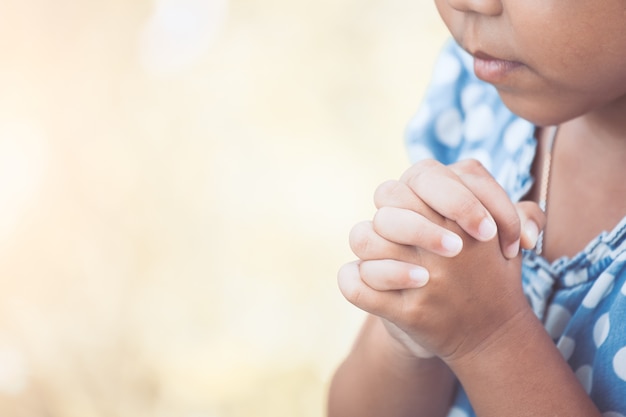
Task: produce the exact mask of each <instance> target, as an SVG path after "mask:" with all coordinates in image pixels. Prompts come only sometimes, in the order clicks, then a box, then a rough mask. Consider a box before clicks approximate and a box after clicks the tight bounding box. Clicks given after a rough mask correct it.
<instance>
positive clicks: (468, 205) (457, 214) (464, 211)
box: [450, 197, 484, 221]
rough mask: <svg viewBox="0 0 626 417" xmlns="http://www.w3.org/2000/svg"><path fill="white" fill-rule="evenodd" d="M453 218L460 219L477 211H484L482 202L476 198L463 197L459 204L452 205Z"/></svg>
mask: <svg viewBox="0 0 626 417" xmlns="http://www.w3.org/2000/svg"><path fill="white" fill-rule="evenodd" d="M450 210H451V213H452V214H451V220H454V221H458V220H459V219H462V218H464V217H468V216H472V215H475V213H478V212H480V215H481V216H482V213H483V212H484V210H483V206H482V204H481V203H480V202H479V201H478V200H477V199H476V198H471V197H467V198H463V199H462V200H461V201H460V202H459V204H458V205H456V206H455V207H451V208H450Z"/></svg>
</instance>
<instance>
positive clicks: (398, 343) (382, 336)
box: [377, 318, 447, 373]
mask: <svg viewBox="0 0 626 417" xmlns="http://www.w3.org/2000/svg"><path fill="white" fill-rule="evenodd" d="M389 326H392V328H391V329H390V328H389ZM377 327H378V332H377V333H378V336H377V340H378V341H379V343H380V354H382V355H384V357H386V358H387V359H388V363H390V364H393V368H394V369H395V370H397V372H399V373H403V372H410V373H415V372H418V373H427V372H431V371H436V370H440V369H441V368H447V366H446V365H445V363H444V362H443V361H442V360H441V359H440V358H439V357H437V356H435V355H433V354H431V353H430V352H428V351H426V350H425V349H423V348H421V347H420V346H417V345H416V346H414V347H413V348H411V347H409V346H408V345H411V344H414V342H412V341H410V340H400V338H403V337H406V338H407V339H408V336H406V335H405V334H404V333H403V332H402V331H401V330H399V329H397V328H396V327H395V326H394V325H393V324H391V323H389V322H385V321H384V319H381V318H377ZM392 332H394V334H392Z"/></svg>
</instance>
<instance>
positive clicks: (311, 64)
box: [0, 0, 446, 417]
mask: <svg viewBox="0 0 626 417" xmlns="http://www.w3.org/2000/svg"><path fill="white" fill-rule="evenodd" d="M445 37H446V33H445V30H444V28H443V26H442V24H441V23H440V21H439V19H438V17H437V15H436V11H435V8H434V5H433V4H432V2H426V1H419V0H365V1H364V0H255V1H252V0H230V1H228V0H178V1H177V0H160V1H154V0H151V1H148V0H136V1H129V0H106V1H105V0H102V1H78V0H54V1H50V0H3V1H2V2H0V415H2V416H4V417H12V416H19V417H22V416H29V417H30V416H48V417H57V416H58V417H92V416H93V417H96V416H103V417H104V416H106V417H126V416H128V417H142V416H151V417H152V416H155V417H161V416H163V417H165V416H167V417H170V416H171V417H240V416H246V417H248V416H249V417H294V416H298V417H308V416H311V417H321V416H323V415H324V401H325V395H326V389H327V384H328V381H329V378H330V375H331V374H332V371H333V369H334V367H335V366H336V365H337V364H338V362H339V361H340V360H341V358H342V357H343V355H345V353H346V352H347V350H348V349H349V346H350V344H351V341H352V339H353V337H354V335H355V332H356V330H357V327H358V325H359V323H360V321H361V319H362V315H361V313H360V312H359V311H358V310H357V309H356V308H354V307H352V306H351V305H349V304H348V303H347V302H346V301H345V300H344V299H343V298H342V297H341V295H340V294H339V291H338V290H337V288H336V283H335V278H336V271H337V269H338V268H339V266H340V265H341V264H342V263H344V262H346V261H348V260H350V259H351V254H350V251H349V248H348V244H347V236H348V232H349V230H350V228H351V227H352V225H353V224H354V223H356V222H357V221H360V220H363V219H367V218H370V217H371V215H372V214H373V204H372V202H371V199H372V193H373V191H374V189H375V187H376V186H377V185H378V184H379V183H381V182H382V181H384V180H386V179H389V178H397V177H398V176H399V175H400V174H401V173H402V171H403V170H404V169H405V168H406V167H407V163H408V161H407V158H406V157H405V151H404V147H403V146H404V145H403V131H404V127H405V125H406V123H407V121H408V120H409V118H410V117H411V115H412V114H413V113H414V111H415V110H416V108H417V106H418V104H419V102H420V98H421V96H422V94H423V90H424V88H425V86H426V83H427V80H428V78H429V76H430V73H431V68H432V64H433V61H434V58H435V56H436V53H437V51H438V49H439V48H440V46H441V44H442V43H443V41H444V39H445Z"/></svg>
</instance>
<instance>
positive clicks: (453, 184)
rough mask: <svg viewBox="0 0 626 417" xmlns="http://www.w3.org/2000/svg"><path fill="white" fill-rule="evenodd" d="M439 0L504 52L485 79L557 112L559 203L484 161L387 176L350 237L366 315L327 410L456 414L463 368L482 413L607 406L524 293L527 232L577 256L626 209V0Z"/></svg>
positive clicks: (523, 110)
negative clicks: (511, 190) (515, 199)
mask: <svg viewBox="0 0 626 417" xmlns="http://www.w3.org/2000/svg"><path fill="white" fill-rule="evenodd" d="M436 5H437V8H438V10H439V12H440V14H441V16H442V18H443V20H444V22H445V23H446V25H447V26H448V28H449V29H450V32H451V33H452V35H453V36H454V37H455V39H456V40H457V41H458V42H459V44H460V45H462V47H464V48H465V49H466V50H467V51H468V52H470V53H476V54H477V55H478V57H479V58H480V59H479V60H478V61H479V65H478V66H479V67H480V65H485V62H482V64H480V61H481V60H482V61H485V59H484V58H485V55H484V54H488V55H490V56H491V57H495V58H498V59H501V60H506V61H507V63H506V65H508V68H509V70H508V71H504V72H501V73H499V74H497V77H493V76H489V77H488V78H489V80H487V81H491V82H493V84H494V85H495V87H496V88H497V90H498V92H499V94H500V96H501V97H502V99H503V101H504V102H505V104H506V105H507V106H508V107H509V108H510V109H511V110H513V111H514V112H515V113H517V114H519V115H520V116H522V117H524V118H526V119H528V120H530V121H532V122H534V123H535V124H536V125H537V126H546V125H553V124H554V125H557V124H558V125H560V129H559V136H558V141H557V144H556V147H555V150H554V153H553V169H552V175H551V178H552V179H551V188H550V194H549V206H548V211H547V218H544V217H543V215H542V213H541V212H540V211H539V210H538V208H537V206H536V205H535V204H534V203H532V200H536V197H537V190H531V193H530V194H529V196H528V197H529V199H530V200H531V201H529V202H523V203H520V204H517V205H514V204H513V203H511V202H510V201H509V200H508V198H507V197H506V195H505V194H504V193H503V191H502V190H501V189H500V188H499V186H497V184H495V181H493V179H492V178H491V177H490V176H489V174H488V173H486V172H485V171H484V170H483V169H482V167H480V166H479V164H477V163H476V162H461V163H457V164H454V165H452V166H449V167H444V166H442V165H440V164H438V163H436V162H434V161H426V162H423V163H419V164H417V165H415V166H413V167H410V168H409V169H408V170H407V171H406V172H405V174H404V175H403V176H402V177H401V178H400V180H398V181H391V182H387V183H385V184H383V185H381V187H379V189H378V190H377V191H376V193H375V202H376V206H377V212H376V214H375V216H374V218H373V219H372V221H371V222H363V223H360V224H358V225H357V226H355V228H354V229H353V231H352V233H351V236H350V243H351V247H352V249H353V251H354V253H355V254H356V256H357V258H358V260H357V261H355V262H352V263H349V264H347V265H345V266H344V267H342V269H341V270H340V272H339V274H338V283H339V287H340V290H341V291H342V293H343V295H344V296H345V297H346V298H347V299H348V301H350V302H352V303H353V304H355V305H356V306H357V307H359V308H361V309H363V310H365V311H367V312H369V313H370V316H369V317H368V319H367V320H366V323H365V325H364V327H363V329H362V332H361V334H360V336H359V338H358V339H357V341H356V342H355V346H354V348H353V350H352V351H351V353H350V354H349V355H348V357H347V358H346V360H345V361H344V362H343V363H342V364H341V366H340V367H339V368H338V370H337V372H336V374H335V376H334V378H333V381H332V384H331V389H330V392H329V402H328V416H329V417H339V416H344V417H345V416H362V417H363V416H365V417H366V416H381V415H385V416H389V417H394V416H413V417H415V416H430V417H432V416H444V415H446V414H447V411H448V407H449V405H450V403H451V399H452V398H453V381H454V379H455V378H456V379H458V380H459V381H460V382H461V383H462V384H463V386H464V388H465V390H466V392H467V393H468V395H469V397H470V400H471V402H472V405H473V407H474V409H475V410H476V412H477V414H478V415H479V416H483V417H485V416H503V415H504V416H509V417H512V416H544V415H545V416H552V415H554V416H561V415H562V416H599V415H600V413H599V411H598V410H597V409H596V408H595V406H594V404H593V403H592V402H591V400H590V399H589V397H588V396H587V394H586V393H585V392H584V391H583V390H582V388H581V386H580V384H579V383H578V381H577V379H576V377H575V375H574V374H573V372H572V370H571V369H570V368H569V366H568V365H567V364H566V363H565V362H564V361H563V359H562V357H561V355H560V353H559V352H558V350H557V349H556V348H555V346H554V343H553V342H552V340H550V338H549V337H548V336H547V334H546V332H545V330H544V329H543V326H542V324H541V323H540V322H539V321H538V320H537V319H536V318H535V316H534V314H533V313H532V311H531V310H530V307H529V306H528V303H527V302H526V301H525V299H524V296H523V293H522V288H521V284H520V273H521V272H520V255H518V254H517V252H518V251H517V247H518V245H520V244H521V246H522V247H532V245H533V244H534V240H535V237H536V231H537V230H538V229H541V228H543V227H544V224H547V227H546V228H545V232H546V235H545V240H544V256H545V257H546V258H547V259H548V260H555V259H557V258H559V257H561V256H572V255H574V254H576V253H577V252H578V251H580V250H581V249H582V248H583V247H584V246H585V245H586V243H587V242H588V241H589V240H590V239H592V238H594V237H595V236H597V234H598V233H600V232H601V231H602V230H609V229H611V228H612V227H613V226H614V225H615V224H616V223H617V222H618V221H619V220H621V219H622V218H623V216H624V215H625V214H626V185H624V184H623V182H624V181H623V178H624V176H625V175H626V168H625V167H624V165H625V164H624V162H623V161H624V160H626V137H625V136H626V135H625V134H624V132H626V117H625V116H626V56H625V54H623V51H624V50H626V2H624V0H594V1H591V0H547V1H540V0H529V1H526V2H521V1H516V0H436ZM510 63H513V64H510ZM479 70H480V68H479ZM479 72H480V71H479ZM477 75H478V74H477ZM544 136H545V132H544V131H543V130H541V129H539V130H538V139H539V143H540V148H539V153H538V155H537V163H536V164H535V167H538V166H540V161H541V159H542V157H543V149H544V144H543V142H544V139H545V138H544ZM535 174H536V175H537V174H539V172H537V171H535ZM492 220H493V222H494V223H495V224H496V226H497V235H496V236H497V238H496V236H493V234H495V231H494V233H493V234H492V233H491V232H492V231H493V229H489V227H485V225H486V224H487V223H489V222H490V221H492ZM485 222H487V223H485ZM572 231H574V232H575V233H572ZM481 232H483V233H481ZM450 233H454V235H456V236H458V237H459V238H461V240H462V247H459V246H458V245H457V246H456V247H455V246H454V245H453V244H452V245H451V244H450V242H453V241H454V238H452V237H451V236H450ZM444 242H447V244H444ZM425 277H426V278H425ZM511 375H515V378H511Z"/></svg>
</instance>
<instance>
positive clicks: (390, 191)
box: [374, 180, 404, 207]
mask: <svg viewBox="0 0 626 417" xmlns="http://www.w3.org/2000/svg"><path fill="white" fill-rule="evenodd" d="M403 192H404V187H403V184H402V183H401V182H399V181H396V180H388V181H385V182H383V183H382V184H380V185H379V186H378V187H377V188H376V191H375V192H374V204H375V205H376V207H383V206H386V205H389V204H392V202H393V201H394V200H397V199H398V197H399V196H401V195H402V193H403Z"/></svg>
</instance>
